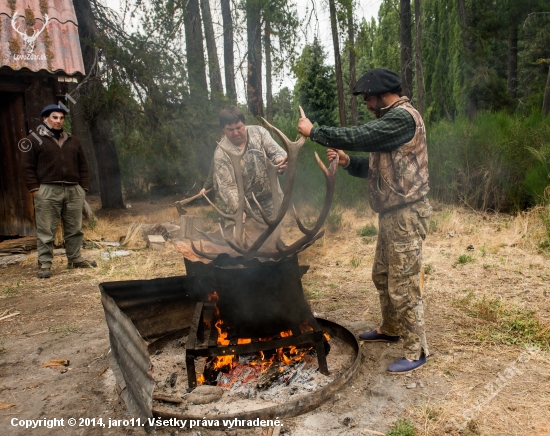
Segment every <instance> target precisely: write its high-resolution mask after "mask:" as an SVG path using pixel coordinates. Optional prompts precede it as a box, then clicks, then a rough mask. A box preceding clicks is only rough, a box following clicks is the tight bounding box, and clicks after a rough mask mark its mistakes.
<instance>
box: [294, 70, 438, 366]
mask: <svg viewBox="0 0 550 436" xmlns="http://www.w3.org/2000/svg"><path fill="white" fill-rule="evenodd" d="M352 92H353V94H354V95H359V94H361V95H362V96H363V99H364V100H365V102H366V104H367V108H368V109H369V110H370V111H372V112H374V114H375V115H376V119H375V120H373V121H371V122H369V123H367V124H365V125H363V126H358V127H350V128H336V127H327V126H321V127H314V126H313V125H312V124H311V122H310V121H309V120H308V119H307V118H301V119H300V121H299V123H298V130H299V131H300V133H301V134H302V135H304V136H306V137H309V138H310V139H311V140H312V141H315V142H317V143H319V144H321V145H324V146H326V147H330V148H329V149H328V150H327V156H328V158H329V160H330V161H332V160H334V159H338V162H339V164H340V165H341V166H342V167H343V168H344V169H345V170H347V171H348V173H349V174H350V175H352V176H355V177H362V178H366V179H367V180H368V182H367V183H368V194H369V202H370V206H371V207H372V209H373V210H374V211H375V212H378V213H379V233H378V241H377V244H376V254H375V258H374V264H373V267H372V279H373V281H374V284H375V286H376V288H377V290H378V293H379V296H380V306H381V310H382V325H381V326H380V327H379V328H378V329H376V330H372V331H370V332H365V333H362V334H360V335H359V338H360V339H362V340H364V341H373V342H374V341H385V342H397V341H399V339H400V338H403V348H404V354H405V357H404V358H403V359H401V360H398V361H397V362H394V363H392V364H391V365H389V366H388V372H390V373H393V374H403V373H406V372H409V371H413V370H415V369H417V368H419V367H421V366H422V365H424V364H425V363H426V356H427V355H428V346H427V343H426V334H425V330H424V309H423V304H422V295H421V288H422V277H423V269H422V241H423V240H424V239H425V238H426V234H427V232H428V228H429V223H430V215H431V210H432V209H431V207H430V204H429V202H428V199H427V198H426V195H427V194H428V191H429V189H430V188H429V186H428V151H427V147H426V129H425V127H424V121H423V120H422V117H421V116H420V114H419V113H418V111H417V110H416V109H415V108H414V107H413V106H412V105H411V104H410V103H409V99H408V98H407V97H402V96H401V78H400V77H399V76H398V75H397V74H395V73H394V72H393V71H391V70H388V69H387V68H375V69H373V70H370V71H367V72H366V73H365V74H364V75H363V76H362V77H361V78H360V79H359V81H358V82H357V85H356V86H355V88H354V89H353V91H352ZM342 150H347V151H363V152H370V155H369V156H349V155H347V154H346V153H344V151H342Z"/></svg>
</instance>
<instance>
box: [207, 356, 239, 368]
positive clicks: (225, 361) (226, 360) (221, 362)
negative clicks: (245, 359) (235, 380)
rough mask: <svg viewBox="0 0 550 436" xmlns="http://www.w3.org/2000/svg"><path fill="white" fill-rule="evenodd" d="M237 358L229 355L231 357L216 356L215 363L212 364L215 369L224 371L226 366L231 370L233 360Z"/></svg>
mask: <svg viewBox="0 0 550 436" xmlns="http://www.w3.org/2000/svg"><path fill="white" fill-rule="evenodd" d="M234 358H235V356H233V355H229V356H216V358H215V359H214V361H213V362H212V366H213V367H214V369H217V370H219V369H222V368H223V367H224V366H229V369H230V370H231V369H232V368H233V360H234Z"/></svg>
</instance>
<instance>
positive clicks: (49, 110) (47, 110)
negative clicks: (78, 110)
mask: <svg viewBox="0 0 550 436" xmlns="http://www.w3.org/2000/svg"><path fill="white" fill-rule="evenodd" d="M52 112H61V113H63V114H67V109H65V108H64V107H63V106H59V105H57V104H50V105H48V106H46V107H45V108H44V109H42V112H40V116H41V117H49V116H50V114H51V113H52Z"/></svg>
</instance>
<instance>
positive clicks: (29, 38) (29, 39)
mask: <svg viewBox="0 0 550 436" xmlns="http://www.w3.org/2000/svg"><path fill="white" fill-rule="evenodd" d="M18 15H19V14H18V12H17V11H15V14H13V17H11V27H13V30H15V31H16V32H17V33H18V34H19V35H20V36H21V38H23V41H25V50H26V52H27V54H28V55H30V54H31V53H32V52H33V51H34V46H35V44H36V39H37V38H38V36H39V35H40V34H41V33H42V32H43V31H44V29H45V28H46V26H47V24H48V21H49V20H50V19H49V17H48V15H46V14H44V18H45V19H46V21H44V25H43V26H42V29H40V30H36V29H33V31H32V32H33V33H32V35H28V34H27V32H21V31H20V30H19V29H18V28H17V27H16V25H15V20H16V19H17V17H18Z"/></svg>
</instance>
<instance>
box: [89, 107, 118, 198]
mask: <svg viewBox="0 0 550 436" xmlns="http://www.w3.org/2000/svg"><path fill="white" fill-rule="evenodd" d="M91 130H92V137H93V139H94V144H95V154H96V159H97V161H98V162H101V165H98V170H99V180H101V185H100V187H99V188H100V194H101V207H102V208H103V209H106V208H120V207H124V202H123V200H122V190H121V189H120V186H121V180H120V167H119V165H118V154H117V152H116V148H115V141H114V140H113V135H112V133H111V124H110V122H109V117H108V115H106V114H103V113H102V114H100V115H99V116H98V118H96V119H95V121H94V122H93V123H92V125H91Z"/></svg>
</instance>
